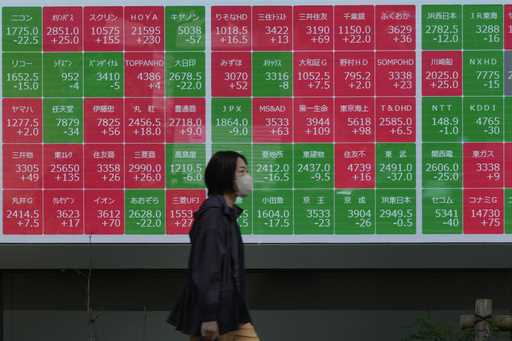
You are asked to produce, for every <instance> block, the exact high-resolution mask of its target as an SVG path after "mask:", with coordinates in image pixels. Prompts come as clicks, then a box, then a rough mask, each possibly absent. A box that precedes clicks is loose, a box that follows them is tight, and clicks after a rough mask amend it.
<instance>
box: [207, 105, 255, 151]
mask: <svg viewBox="0 0 512 341" xmlns="http://www.w3.org/2000/svg"><path fill="white" fill-rule="evenodd" d="M251 117H252V105H251V99H250V98H214V99H212V140H213V142H214V143H235V144H239V143H251V136H252V119H251Z"/></svg>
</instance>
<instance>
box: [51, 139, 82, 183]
mask: <svg viewBox="0 0 512 341" xmlns="http://www.w3.org/2000/svg"><path fill="white" fill-rule="evenodd" d="M82 154H83V148H82V145H79V144H45V145H44V146H43V157H44V164H43V167H44V168H43V169H44V170H43V181H44V187H46V188H82V187H83V175H82V173H83V165H82V158H83V155H82Z"/></svg>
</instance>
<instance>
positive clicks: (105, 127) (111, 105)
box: [84, 98, 124, 143]
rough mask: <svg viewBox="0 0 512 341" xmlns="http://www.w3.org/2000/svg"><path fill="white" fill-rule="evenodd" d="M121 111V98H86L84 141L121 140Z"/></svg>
mask: <svg viewBox="0 0 512 341" xmlns="http://www.w3.org/2000/svg"><path fill="white" fill-rule="evenodd" d="M123 112H124V108H123V100H122V99H121V98H86V99H85V100H84V116H85V117H87V119H86V120H85V122H84V124H85V128H84V136H85V143H116V142H117V143H120V142H123V134H124V133H123V129H124V128H123Z"/></svg>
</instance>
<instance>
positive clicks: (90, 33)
mask: <svg viewBox="0 0 512 341" xmlns="http://www.w3.org/2000/svg"><path fill="white" fill-rule="evenodd" d="M1 5H2V8H1V11H2V15H1V25H2V43H1V46H2V47H1V48H2V54H1V58H2V62H1V68H2V69H1V70H2V71H1V73H2V77H1V82H2V86H1V89H2V105H1V111H2V120H1V125H2V129H1V135H2V136H1V141H2V158H1V161H0V162H1V164H2V166H1V169H2V177H1V189H2V195H1V200H2V205H1V206H2V210H1V219H0V221H1V229H0V230H1V232H0V242H5V243H9V242H16V243H24V242H30V243H33V242H52V243H53V242H62V243H67V242H70V243H74V242H100V243H101V242H110V243H117V242H120V243H123V242H140V243H145V242H148V243H153V242H162V243H167V242H170V243H174V242H176V243H182V242H187V241H188V236H187V233H188V232H189V229H190V226H191V223H192V213H193V211H194V210H195V209H197V207H198V206H199V205H200V203H201V202H202V200H204V198H205V196H206V192H205V189H204V183H203V175H204V169H205V165H206V163H207V161H208V159H209V157H210V156H211V155H212V153H214V152H215V151H217V150H236V151H240V152H241V153H243V154H244V155H245V156H246V157H247V159H248V161H249V167H250V172H251V173H252V175H253V177H254V192H253V193H252V194H251V195H250V196H249V197H246V198H243V199H240V201H239V202H238V204H239V205H240V206H241V207H243V208H244V212H243V214H242V216H241V217H240V219H239V223H240V226H241V229H242V232H243V234H244V239H245V241H247V242H269V243H308V242H311V243H316V242H322V243H368V242H376V243H394V242H400V243H403V242H405V243H408V242H411V243H418V242H421V243H429V242H509V241H512V4H510V3H509V4H507V3H505V2H500V1H495V2H493V1H481V2H472V1H466V2H457V1H452V2H444V1H443V2H435V3H434V2H431V3H429V2H414V1H409V2H404V1H397V2H385V1H374V2H371V3H364V2H336V3H321V2H315V1H311V2H303V1H301V2H293V3H292V2H283V3H273V2H272V3H264V2H257V1H255V2H244V3H235V2H230V1H224V2H222V1H220V2H218V3H210V2H208V3H206V2H200V1H192V2H187V3H180V2H175V3H173V2H169V3H164V4H162V3H151V2H132V1H130V2H122V3H121V2H119V3H115V2H111V1H107V2H103V3H98V2H87V1H85V2H69V3H66V2H55V3H53V4H52V6H48V5H47V4H44V3H37V2H34V3H31V2H30V1H29V2H27V3H23V5H22V6H20V4H19V3H16V2H9V1H3V2H2V3H1Z"/></svg>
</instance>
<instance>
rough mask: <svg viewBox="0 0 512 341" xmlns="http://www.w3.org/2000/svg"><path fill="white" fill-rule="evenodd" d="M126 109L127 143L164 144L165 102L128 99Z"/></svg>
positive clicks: (153, 99)
mask: <svg viewBox="0 0 512 341" xmlns="http://www.w3.org/2000/svg"><path fill="white" fill-rule="evenodd" d="M124 107H125V127H124V129H125V140H126V142H143V143H152V142H164V121H165V113H164V100H163V99H161V98H127V99H125V102H124Z"/></svg>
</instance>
